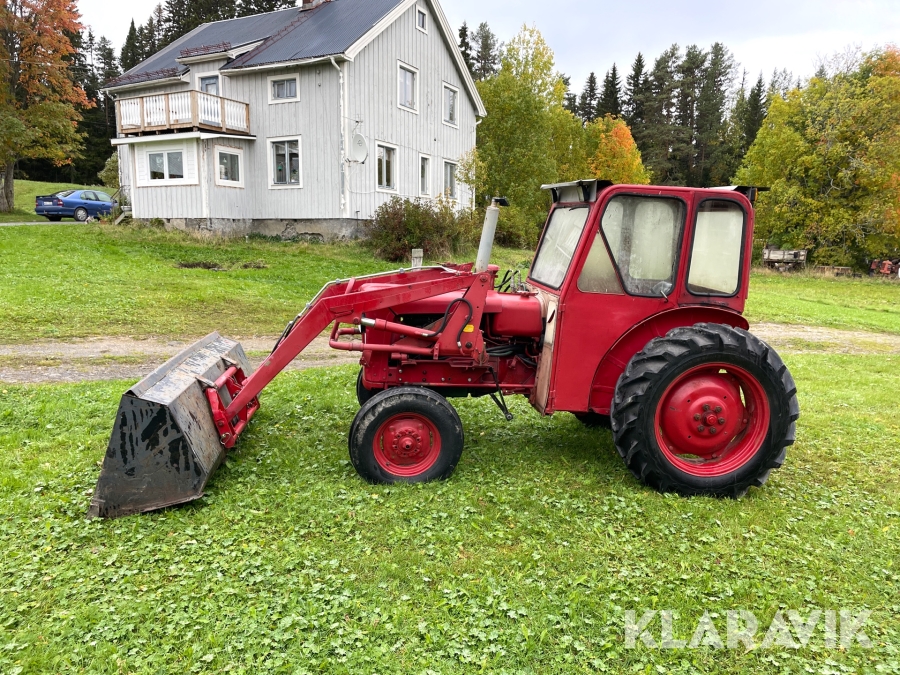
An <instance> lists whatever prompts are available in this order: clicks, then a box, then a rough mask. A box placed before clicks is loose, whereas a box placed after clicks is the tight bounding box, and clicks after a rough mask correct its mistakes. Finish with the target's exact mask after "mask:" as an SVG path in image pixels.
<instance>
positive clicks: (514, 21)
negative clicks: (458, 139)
mask: <svg viewBox="0 0 900 675" xmlns="http://www.w3.org/2000/svg"><path fill="white" fill-rule="evenodd" d="M158 1H159V0H130V1H129V2H123V3H121V5H120V4H119V3H112V2H110V0H78V5H79V8H80V9H81V13H82V21H83V23H84V24H85V25H86V26H91V27H93V29H94V33H95V34H97V35H98V36H99V35H105V36H106V37H108V38H109V39H110V40H112V41H113V44H115V45H116V48H117V49H118V48H119V47H121V45H122V42H123V40H124V39H125V34H126V32H127V31H128V25H129V23H130V22H131V19H132V18H133V19H134V21H135V24H140V23H143V22H145V21H146V20H147V18H148V17H149V16H150V12H151V10H152V9H153V7H154V6H155V5H156V4H157V2H158ZM338 1H340V0H338ZM441 6H442V7H443V8H444V12H445V13H446V14H447V18H448V20H449V21H450V24H451V25H452V26H453V29H454V31H455V30H457V29H458V28H459V26H460V24H462V22H463V21H466V22H467V23H468V24H469V26H470V28H472V29H474V28H475V27H476V26H477V25H478V24H479V23H480V22H482V21H486V22H487V23H488V25H489V26H490V27H491V29H492V30H493V31H494V33H495V34H496V35H497V37H498V38H499V39H500V40H507V39H509V38H510V37H512V36H513V35H515V33H516V32H517V31H518V30H519V28H520V27H521V26H522V24H523V23H528V24H534V25H536V26H537V27H538V29H539V30H540V31H541V33H542V34H543V35H544V39H546V40H547V42H548V44H549V45H550V47H551V48H552V49H553V51H554V53H555V54H556V66H557V69H559V70H560V71H562V72H563V73H565V74H567V75H569V76H571V78H572V89H573V90H575V91H580V90H581V87H582V85H583V84H584V80H585V78H586V77H587V75H588V73H589V72H590V71H595V72H596V73H597V75H598V78H602V76H603V73H605V72H606V71H607V70H608V69H609V68H610V66H612V64H613V63H616V64H617V65H618V67H619V70H620V71H621V72H622V73H623V80H624V74H625V73H627V71H628V70H629V69H630V65H631V62H632V61H633V60H634V57H635V55H636V54H637V52H639V51H640V52H643V54H644V56H645V60H651V61H652V59H653V58H655V57H656V56H658V55H659V54H660V53H661V52H662V51H663V50H664V49H666V48H667V47H668V46H669V45H671V44H672V43H673V42H674V43H678V44H679V45H681V46H682V47H684V46H685V45H689V44H697V45H700V46H701V47H708V46H709V45H710V44H712V43H713V42H717V41H718V42H722V43H724V44H725V45H726V46H727V47H728V48H729V49H730V50H731V52H732V54H733V55H734V57H735V60H736V61H737V62H738V63H739V64H740V65H741V66H743V67H744V68H746V70H747V71H748V72H749V73H750V78H751V79H752V80H755V79H756V76H757V75H758V74H759V73H760V72H762V73H764V75H765V77H766V79H768V78H769V76H770V75H771V73H772V71H773V70H775V69H776V68H777V69H782V68H786V69H787V70H789V71H791V72H792V73H793V74H794V75H795V77H808V76H810V75H812V73H813V72H814V71H815V69H816V65H817V63H818V61H819V59H821V58H823V57H827V56H830V55H832V54H834V53H836V52H840V51H844V50H845V49H846V48H847V47H861V48H862V49H863V50H868V49H872V48H873V47H878V46H883V45H885V44H888V43H891V42H893V43H897V42H900V0H815V1H813V0H755V1H752V2H728V1H725V2H723V1H722V0H715V1H714V0H707V1H701V0H693V1H689V2H677V1H673V0H668V1H665V2H664V1H662V0H642V1H641V2H621V1H617V2H611V1H606V2H604V1H602V0H601V1H598V0H593V1H591V0H443V2H442V3H441Z"/></svg>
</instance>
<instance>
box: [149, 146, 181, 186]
mask: <svg viewBox="0 0 900 675" xmlns="http://www.w3.org/2000/svg"><path fill="white" fill-rule="evenodd" d="M147 160H148V162H149V163H150V180H172V179H177V178H184V153H182V152H181V150H174V151H171V152H150V153H147Z"/></svg>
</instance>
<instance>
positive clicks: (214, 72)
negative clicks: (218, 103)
mask: <svg viewBox="0 0 900 675" xmlns="http://www.w3.org/2000/svg"><path fill="white" fill-rule="evenodd" d="M207 77H217V78H218V79H219V93H218V94H210V96H218V97H220V98H224V96H222V93H223V92H222V80H223V79H224V78H223V77H222V75H221V74H220V73H219V71H218V70H211V71H209V72H206V73H197V74H196V75H195V77H194V87H195V88H196V89H197V91H203V90H202V89H200V80H203V79H205V78H207Z"/></svg>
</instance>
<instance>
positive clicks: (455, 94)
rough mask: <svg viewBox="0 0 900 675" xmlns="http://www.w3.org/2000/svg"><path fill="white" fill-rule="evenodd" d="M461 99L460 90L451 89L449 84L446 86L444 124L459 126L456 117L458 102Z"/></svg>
mask: <svg viewBox="0 0 900 675" xmlns="http://www.w3.org/2000/svg"><path fill="white" fill-rule="evenodd" d="M458 98H459V90H458V89H456V87H451V86H450V85H449V84H445V85H444V123H445V124H452V125H453V126H456V125H457V121H456V119H457V117H456V101H457V99H458Z"/></svg>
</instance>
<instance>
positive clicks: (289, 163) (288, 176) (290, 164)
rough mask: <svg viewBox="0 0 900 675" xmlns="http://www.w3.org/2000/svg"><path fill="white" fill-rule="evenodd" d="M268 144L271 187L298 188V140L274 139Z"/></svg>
mask: <svg viewBox="0 0 900 675" xmlns="http://www.w3.org/2000/svg"><path fill="white" fill-rule="evenodd" d="M269 144H270V146H271V148H272V149H271V155H270V157H271V161H272V165H271V167H272V173H271V180H272V185H273V186H274V187H300V185H301V183H300V139H299V138H276V139H272V140H270V141H269Z"/></svg>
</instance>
